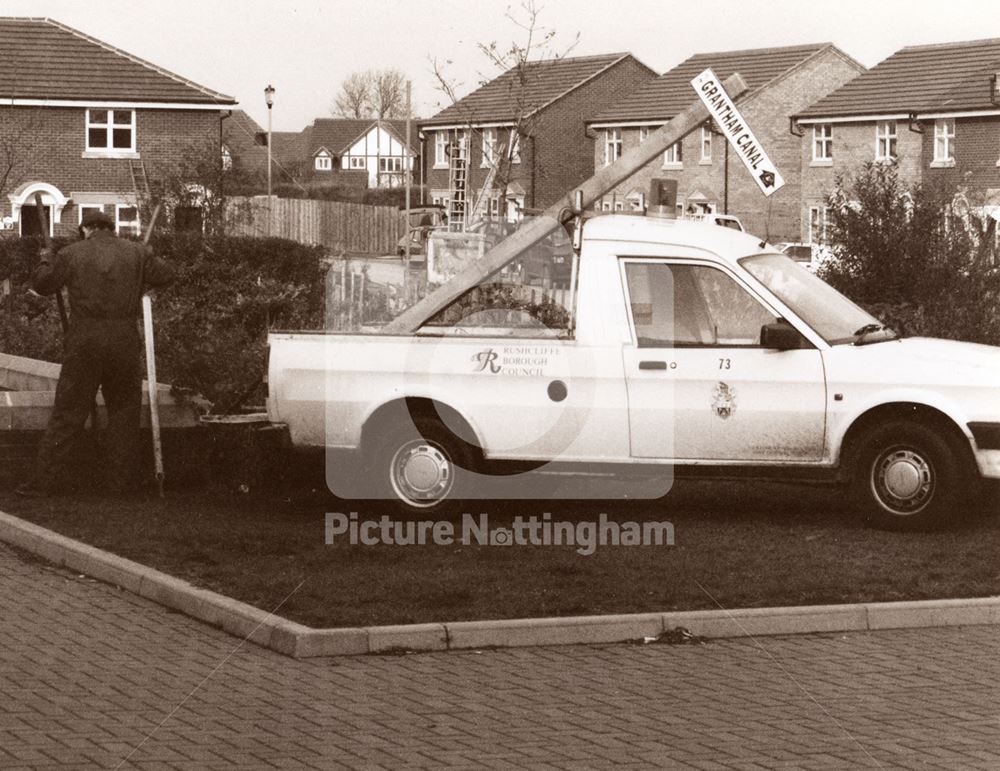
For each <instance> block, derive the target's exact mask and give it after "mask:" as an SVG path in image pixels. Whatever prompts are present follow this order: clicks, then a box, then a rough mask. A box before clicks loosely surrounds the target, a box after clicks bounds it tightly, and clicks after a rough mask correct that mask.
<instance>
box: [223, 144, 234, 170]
mask: <svg viewBox="0 0 1000 771" xmlns="http://www.w3.org/2000/svg"><path fill="white" fill-rule="evenodd" d="M232 168H233V153H232V150H230V149H229V145H223V146H222V170H223V171H229V170H230V169H232Z"/></svg>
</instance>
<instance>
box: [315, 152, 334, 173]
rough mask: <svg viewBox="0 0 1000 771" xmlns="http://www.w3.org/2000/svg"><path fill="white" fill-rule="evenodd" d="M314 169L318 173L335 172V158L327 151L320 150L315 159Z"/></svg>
mask: <svg viewBox="0 0 1000 771" xmlns="http://www.w3.org/2000/svg"><path fill="white" fill-rule="evenodd" d="M313 169H315V170H316V171H333V156H332V155H330V153H328V152H327V151H326V150H320V152H318V153H316V155H315V157H314V159H313Z"/></svg>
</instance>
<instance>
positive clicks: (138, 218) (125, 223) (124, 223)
mask: <svg viewBox="0 0 1000 771" xmlns="http://www.w3.org/2000/svg"><path fill="white" fill-rule="evenodd" d="M122 209H135V219H134V220H124V219H122V217H121V212H122ZM132 224H134V225H135V233H131V234H130V235H135V236H140V235H142V214H141V212H140V211H139V205H138V204H133V203H116V204H115V234H116V235H119V236H120V235H121V234H122V232H121V231H122V228H123V227H129V226H131V225H132Z"/></svg>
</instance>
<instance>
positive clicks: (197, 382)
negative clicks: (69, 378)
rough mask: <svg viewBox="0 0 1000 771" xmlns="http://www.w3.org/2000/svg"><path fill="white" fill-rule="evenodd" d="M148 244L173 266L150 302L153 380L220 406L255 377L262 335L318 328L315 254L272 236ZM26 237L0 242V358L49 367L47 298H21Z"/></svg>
mask: <svg viewBox="0 0 1000 771" xmlns="http://www.w3.org/2000/svg"><path fill="white" fill-rule="evenodd" d="M152 245H153V248H154V250H155V251H156V253H157V254H160V255H162V256H163V257H164V258H166V259H167V260H169V261H170V262H171V263H172V264H173V265H175V266H176V268H177V283H176V284H175V285H174V286H172V287H168V288H166V289H164V290H162V291H160V292H159V293H158V294H157V296H156V298H155V299H154V301H153V319H154V326H155V329H156V359H157V362H156V363H157V377H158V379H159V380H160V381H161V382H166V383H170V384H172V385H173V386H175V387H178V388H183V389H192V390H194V391H196V392H198V393H201V394H202V395H204V396H205V397H206V398H208V399H209V400H210V401H211V402H212V403H213V405H214V406H215V407H216V408H217V409H224V408H226V407H228V406H229V405H230V404H231V403H232V400H233V399H234V398H235V397H236V396H237V395H239V394H240V393H242V392H244V391H246V390H247V389H249V388H252V387H253V384H254V383H255V382H256V383H259V382H260V381H261V379H262V375H263V367H264V358H265V343H266V332H267V330H268V328H275V327H280V328H286V329H288V328H296V329H305V328H321V326H322V319H323V309H324V280H323V277H324V272H325V266H324V264H323V262H322V258H323V251H322V249H321V248H319V247H311V246H304V245H302V244H299V243H296V242H294V241H286V240H284V239H279V238H268V239H257V238H243V237H224V236H216V237H207V238H205V237H202V236H200V235H187V234H157V235H155V236H154V237H153V240H152ZM38 247H39V244H38V242H37V240H35V239H10V240H4V241H0V279H3V278H10V280H11V283H12V285H13V293H12V297H11V298H8V300H12V301H13V309H12V310H11V311H8V312H3V313H2V314H0V350H2V351H4V352H7V353H16V354H18V355H22V356H30V357H33V358H39V359H46V360H49V361H59V360H60V357H61V349H62V335H61V331H60V329H59V321H58V316H57V314H56V312H55V309H54V305H55V303H54V301H53V300H52V298H38V297H33V296H31V295H29V294H28V292H27V282H28V280H29V277H30V271H31V269H32V268H33V266H34V265H35V264H36V262H37V252H38Z"/></svg>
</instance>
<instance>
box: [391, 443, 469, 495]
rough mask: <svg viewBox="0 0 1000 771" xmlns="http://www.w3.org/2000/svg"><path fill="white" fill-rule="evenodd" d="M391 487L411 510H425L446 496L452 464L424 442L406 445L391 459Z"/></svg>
mask: <svg viewBox="0 0 1000 771" xmlns="http://www.w3.org/2000/svg"><path fill="white" fill-rule="evenodd" d="M391 477H392V486H393V488H394V489H395V492H396V494H397V495H398V496H399V497H400V498H402V499H403V500H404V501H406V502H407V503H409V504H410V505H412V506H418V507H427V506H432V505H433V504H435V503H437V502H438V501H440V500H441V499H442V498H444V497H446V496H447V495H448V492H449V491H450V490H451V487H452V483H453V479H454V477H453V474H452V467H451V461H450V460H449V458H448V456H447V455H445V453H444V452H443V451H442V450H441V449H440V448H438V447H435V446H434V445H432V444H429V443H428V442H426V441H423V440H415V441H413V442H408V443H407V444H405V445H404V446H403V447H400V448H399V450H398V451H397V452H396V454H395V456H394V457H393V461H392V469H391Z"/></svg>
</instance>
